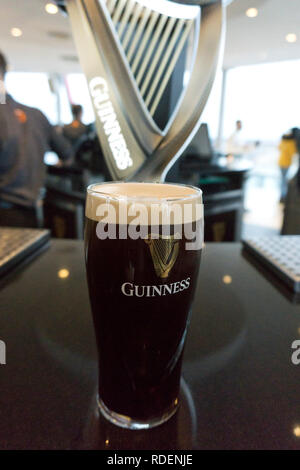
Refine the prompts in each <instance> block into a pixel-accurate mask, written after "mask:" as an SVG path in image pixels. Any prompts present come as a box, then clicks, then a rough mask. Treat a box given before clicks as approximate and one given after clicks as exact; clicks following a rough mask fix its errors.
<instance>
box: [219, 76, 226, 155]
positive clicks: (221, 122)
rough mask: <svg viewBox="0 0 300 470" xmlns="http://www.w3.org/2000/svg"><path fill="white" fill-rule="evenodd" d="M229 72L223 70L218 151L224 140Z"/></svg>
mask: <svg viewBox="0 0 300 470" xmlns="http://www.w3.org/2000/svg"><path fill="white" fill-rule="evenodd" d="M227 72H228V69H223V77H222V91H221V101H220V112H219V128H218V137H217V148H218V149H220V148H221V145H222V140H223V131H224V114H225V100H226V84H227Z"/></svg>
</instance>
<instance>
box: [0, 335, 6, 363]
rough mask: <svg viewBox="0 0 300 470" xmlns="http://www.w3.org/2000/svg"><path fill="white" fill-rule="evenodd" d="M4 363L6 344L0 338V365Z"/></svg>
mask: <svg viewBox="0 0 300 470" xmlns="http://www.w3.org/2000/svg"><path fill="white" fill-rule="evenodd" d="M5 364H6V345H5V343H4V341H1V340H0V365H5Z"/></svg>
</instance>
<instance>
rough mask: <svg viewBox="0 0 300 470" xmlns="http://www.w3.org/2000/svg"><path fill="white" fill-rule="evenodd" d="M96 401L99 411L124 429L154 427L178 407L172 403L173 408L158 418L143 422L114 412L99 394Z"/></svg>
mask: <svg viewBox="0 0 300 470" xmlns="http://www.w3.org/2000/svg"><path fill="white" fill-rule="evenodd" d="M97 403H98V408H99V411H100V412H101V414H102V415H103V416H104V417H105V418H106V419H107V420H108V421H110V422H111V423H113V424H115V425H116V426H120V427H121V428H126V429H150V428H154V427H156V426H159V425H160V424H163V423H165V422H166V421H168V419H170V418H171V417H172V416H173V415H174V414H175V413H176V411H177V409H178V404H177V405H174V408H172V409H171V410H169V411H168V412H167V413H165V414H164V415H162V416H160V417H159V418H156V419H152V420H151V421H147V422H144V421H136V420H134V419H132V418H130V417H129V416H126V415H121V414H119V413H116V412H115V411H111V410H110V409H108V408H107V406H106V405H105V404H104V403H103V401H102V400H101V398H99V396H98V397H97Z"/></svg>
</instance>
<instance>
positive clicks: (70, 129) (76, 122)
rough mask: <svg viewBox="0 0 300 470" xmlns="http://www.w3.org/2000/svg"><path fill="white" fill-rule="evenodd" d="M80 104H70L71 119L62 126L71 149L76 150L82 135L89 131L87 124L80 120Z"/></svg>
mask: <svg viewBox="0 0 300 470" xmlns="http://www.w3.org/2000/svg"><path fill="white" fill-rule="evenodd" d="M82 111H83V110H82V106H81V105H80V104H73V105H72V114H73V121H72V122H71V124H66V125H65V126H64V127H63V135H64V137H65V138H66V139H68V141H69V142H70V143H71V145H72V147H73V149H74V150H75V151H76V150H77V148H78V145H79V143H80V142H82V137H83V136H84V135H87V134H88V132H89V126H86V125H85V124H83V122H82Z"/></svg>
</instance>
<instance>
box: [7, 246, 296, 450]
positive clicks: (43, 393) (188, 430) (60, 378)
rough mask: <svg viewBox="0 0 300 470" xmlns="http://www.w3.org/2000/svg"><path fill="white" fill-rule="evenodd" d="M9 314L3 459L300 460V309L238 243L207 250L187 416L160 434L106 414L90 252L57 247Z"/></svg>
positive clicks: (191, 344)
mask: <svg viewBox="0 0 300 470" xmlns="http://www.w3.org/2000/svg"><path fill="white" fill-rule="evenodd" d="M0 305H1V312H0V340H2V341H4V342H5V344H6V364H5V365H0V448H1V449H110V450H121V449H137V450H140V449H148V450H157V449H164V450H171V449H172V450H174V449H189V450H190V449H299V448H300V399H299V397H300V365H298V366H297V365H294V364H293V363H292V361H291V356H292V352H293V350H292V348H291V345H292V342H293V341H294V340H296V339H299V338H300V306H299V304H298V303H297V302H296V301H293V299H292V298H289V296H287V295H285V292H282V291H281V290H280V289H278V286H276V283H274V282H273V280H272V279H271V278H269V277H268V276H267V275H266V273H264V274H263V273H262V272H260V270H259V271H258V269H257V267H256V266H255V265H253V264H252V263H250V262H249V260H248V259H247V258H246V257H245V256H244V255H243V253H242V249H241V245H240V244H238V243H223V244H207V245H206V246H205V248H204V253H203V257H202V262H201V268H200V276H199V286H198V289H197V294H196V299H195V302H194V307H193V313H192V317H191V324H190V328H189V334H188V339H187V344H186V349H185V356H184V364H183V378H184V379H183V380H182V384H181V406H180V408H179V411H178V413H177V414H176V415H175V416H174V417H172V418H171V420H169V421H168V422H167V423H165V424H164V425H162V426H160V427H157V428H154V429H152V430H149V431H130V430H125V429H121V428H118V427H115V426H114V425H113V424H111V423H108V422H107V421H106V420H105V419H104V418H102V417H101V416H100V417H99V416H98V414H97V412H96V411H95V410H96V406H95V393H96V383H97V373H96V347H95V339H94V332H93V326H92V320H91V314H90V307H89V300H88V293H87V285H86V280H85V268H84V256H83V244H82V242H81V241H69V240H68V241H67V240H60V241H59V240H57V241H54V240H52V241H51V245H50V248H49V249H48V250H47V251H45V252H44V253H42V254H40V255H39V256H38V257H37V258H35V259H34V260H33V261H31V262H30V264H27V265H26V266H23V267H20V268H19V269H18V270H16V271H14V272H12V273H11V274H10V275H9V276H7V277H5V278H4V279H2V281H1V285H0ZM120 308H122V305H120ZM161 314H162V315H163V312H161ZM158 327H159V326H158ZM120 393H122V391H121V390H120Z"/></svg>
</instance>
